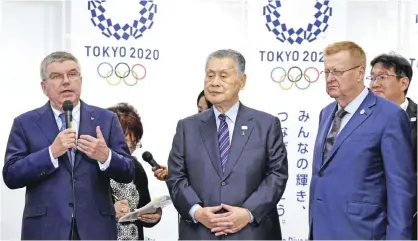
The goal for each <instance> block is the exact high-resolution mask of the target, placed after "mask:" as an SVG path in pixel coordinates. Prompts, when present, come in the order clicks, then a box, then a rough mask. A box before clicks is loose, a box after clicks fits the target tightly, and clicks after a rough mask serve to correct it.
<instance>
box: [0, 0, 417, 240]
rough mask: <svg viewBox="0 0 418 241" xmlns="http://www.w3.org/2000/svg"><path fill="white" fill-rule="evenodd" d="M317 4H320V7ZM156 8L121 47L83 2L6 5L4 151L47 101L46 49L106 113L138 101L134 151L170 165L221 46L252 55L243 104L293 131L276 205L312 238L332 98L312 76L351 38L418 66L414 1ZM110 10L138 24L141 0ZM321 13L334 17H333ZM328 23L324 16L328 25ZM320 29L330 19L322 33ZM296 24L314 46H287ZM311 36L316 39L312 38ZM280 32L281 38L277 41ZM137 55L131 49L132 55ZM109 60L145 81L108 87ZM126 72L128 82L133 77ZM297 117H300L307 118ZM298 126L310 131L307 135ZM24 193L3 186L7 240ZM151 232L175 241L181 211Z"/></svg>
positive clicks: (188, 3)
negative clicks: (316, 166) (70, 60)
mask: <svg viewBox="0 0 418 241" xmlns="http://www.w3.org/2000/svg"><path fill="white" fill-rule="evenodd" d="M279 2H280V4H281V5H278V3H279ZM317 2H318V3H320V4H323V6H322V7H319V8H318V9H317V8H315V6H316V4H317ZM153 4H155V5H156V13H155V15H154V17H153V25H152V27H151V28H150V29H148V30H146V31H145V32H144V33H143V36H142V37H139V38H138V39H135V38H133V37H130V38H129V39H128V40H124V39H120V40H117V39H115V38H113V37H110V38H108V37H106V36H104V35H102V34H101V30H100V29H99V28H98V27H95V26H94V25H93V23H92V22H91V20H90V18H91V13H90V11H89V9H88V1H75V0H74V1H68V0H67V1H64V0H63V1H59V0H56V1H35V0H32V1H22V0H1V1H0V61H1V62H0V63H1V66H2V69H3V70H6V71H4V72H3V73H4V74H3V86H2V88H1V89H0V91H1V94H0V98H1V100H2V103H5V104H4V106H5V107H4V110H3V115H2V118H1V125H0V153H2V155H4V152H5V146H6V143H7V138H8V135H9V131H10V127H11V124H12V121H13V118H14V117H16V116H17V115H19V114H21V113H23V112H26V111H28V110H30V109H33V108H36V107H38V106H40V105H42V104H44V103H45V102H46V101H47V99H46V98H45V97H44V95H43V94H42V91H41V88H40V84H39V82H40V77H39V64H40V62H41V60H42V58H43V57H44V56H45V55H46V54H48V53H50V52H51V51H55V50H67V51H71V52H73V53H74V54H75V55H76V56H77V57H78V58H79V60H80V62H81V66H82V74H83V80H84V82H83V92H82V99H83V100H85V101H86V102H87V103H90V104H93V105H97V106H100V107H104V108H105V107H108V106H110V105H114V104H116V103H118V102H122V101H124V102H129V103H131V104H133V105H134V106H135V107H136V108H137V109H138V111H139V112H140V115H141V117H142V119H143V123H144V129H145V132H144V137H143V140H142V144H143V148H142V149H141V150H138V151H137V153H135V155H137V156H138V157H140V155H141V154H142V152H143V151H145V150H148V151H150V152H152V153H153V155H154V158H155V159H156V160H157V161H158V162H159V163H161V164H166V162H167V156H168V153H169V151H170V148H171V142H172V137H173V135H174V132H175V126H176V123H177V121H178V120H179V119H180V118H184V117H186V116H188V115H191V114H194V113H195V112H197V108H196V98H197V95H198V93H199V92H200V91H201V89H202V88H203V78H204V64H205V58H206V56H207V55H208V54H209V53H210V52H212V51H214V50H216V49H220V48H233V49H236V50H238V51H241V52H242V53H243V54H244V56H245V57H246V59H247V74H248V81H247V86H246V88H245V90H244V91H243V92H242V94H241V100H242V102H243V103H244V104H246V105H248V106H250V107H253V108H257V109H260V110H263V111H266V112H269V113H271V114H274V115H277V116H279V118H280V119H282V120H283V122H282V124H283V128H286V129H283V130H284V131H285V132H286V136H285V141H286V142H287V146H288V152H289V168H290V170H289V171H290V176H289V182H288V185H287V188H286V192H285V194H284V196H283V197H284V199H283V200H281V202H280V205H279V206H278V210H279V213H280V214H282V216H281V221H282V231H283V237H284V238H285V239H286V240H295V239H304V238H306V237H307V232H308V221H307V215H308V213H307V207H308V195H309V192H308V190H309V186H308V185H306V184H309V181H310V173H311V165H310V164H311V158H312V146H313V143H314V141H315V135H316V131H317V125H318V114H319V111H320V110H321V108H323V107H324V106H325V105H326V104H328V103H329V102H330V101H332V100H331V99H330V98H329V97H328V96H327V94H326V92H325V87H324V86H325V83H324V81H323V80H321V79H318V80H316V70H315V69H317V70H318V71H321V69H322V64H323V63H321V54H322V49H323V48H324V47H325V46H326V45H327V44H329V43H331V42H334V41H340V40H352V41H355V42H357V43H358V44H360V45H361V46H362V47H363V48H364V49H365V51H366V53H367V58H368V61H370V60H371V59H372V58H373V57H374V56H376V55H377V54H380V53H384V52H390V51H395V52H397V53H400V54H403V55H404V56H405V57H407V58H411V59H417V60H411V61H414V62H413V64H414V71H415V72H417V70H418V49H417V48H416V43H418V23H417V19H416V14H418V1H413V0H410V1H408V0H404V1H394V0H380V1H378V0H374V1H372V0H369V1H364V0H356V1H355V0H351V1H350V0H330V1H329V2H328V1H321V0H281V1H269V0H257V1H255V0H252V1H250V0H171V1H162V0H154V1H153ZM269 4H270V5H269ZM151 5H152V4H151V3H150V2H149V3H147V4H146V5H145V6H146V7H147V8H148V9H149V10H151V11H153V10H154V8H151V9H150V8H149V7H150V6H151ZM279 6H280V7H279ZM301 6H304V7H301ZM317 6H318V5H317ZM103 7H105V8H106V12H105V15H106V17H107V18H111V19H112V22H113V24H115V23H121V24H122V23H131V22H132V19H139V18H138V16H139V15H138V11H139V10H140V9H141V8H139V5H138V1H133V0H125V1H123V4H121V3H120V1H116V0H107V1H106V3H103ZM326 7H329V8H332V10H331V9H328V10H326ZM318 11H320V12H321V14H320V15H319V16H317V15H315V14H316V13H317V12H318ZM329 11H332V14H331V12H329ZM278 14H280V17H279V19H278V21H279V22H280V24H286V26H287V30H288V31H283V29H281V28H278V29H277V30H276V31H269V30H268V28H267V27H266V23H267V22H269V24H268V26H269V27H270V30H271V29H272V28H273V27H274V25H275V24H276V25H277V22H274V21H275V20H277V16H278ZM143 16H144V17H146V18H148V20H147V22H146V23H145V25H146V26H148V27H149V24H150V20H149V13H145V14H144V15H143ZM268 16H270V18H269V17H268ZM315 16H317V19H315ZM324 16H329V18H327V21H325V17H324ZM268 19H271V21H270V20H269V21H268ZM315 20H318V21H320V22H321V24H320V25H318V26H315V27H313V28H312V29H313V30H310V29H308V28H307V26H308V23H312V24H314V23H315ZM324 22H327V23H328V27H327V28H326V29H325V27H326V25H325V24H324ZM122 25H123V24H122ZM291 28H294V30H295V32H297V30H298V29H299V28H302V31H304V32H302V34H298V33H295V34H293V35H289V36H290V37H291V38H292V39H294V40H296V39H297V37H298V36H299V37H302V38H303V37H305V36H306V37H307V38H308V39H309V40H311V41H310V42H309V41H307V40H303V41H302V42H301V43H300V44H299V43H297V42H296V43H293V44H291V43H290V42H289V41H288V40H285V39H283V37H284V36H286V38H287V37H289V36H288V34H289V30H290V29H291ZM316 29H320V30H321V32H320V33H319V34H318V35H317V38H316V39H314V38H313V36H314V35H315V30H316ZM274 32H275V33H276V34H278V36H279V38H280V39H281V40H278V39H276V34H275V33H274ZM303 33H306V34H303ZM95 47H96V48H95ZM107 47H109V48H108V51H107V52H106V48H107ZM112 48H113V49H115V50H118V51H117V53H118V54H116V55H115V54H113V53H114V52H113V51H112ZM121 48H122V49H123V48H125V49H126V55H123V52H122V54H121V52H119V51H120V49H121ZM98 50H101V51H100V53H99V52H97V51H98ZM103 50H105V51H103ZM132 50H135V55H134V57H133V58H132V57H131V51H132ZM141 53H143V55H141ZM141 57H142V58H141ZM147 57H149V58H150V59H147ZM102 62H108V63H110V64H112V65H113V67H115V66H116V65H117V64H118V63H120V62H126V63H127V64H128V65H129V66H133V65H136V64H141V65H143V66H144V67H145V69H146V76H145V78H144V79H142V80H140V81H138V83H137V85H135V86H128V85H125V84H124V82H123V81H121V83H120V84H119V85H117V86H111V85H109V84H108V83H106V80H105V79H103V78H101V77H100V76H99V74H98V70H97V67H98V66H99V65H100V63H102ZM122 65H123V64H121V65H120V71H121V73H120V74H121V75H122V74H123V72H124V70H126V67H123V66H122ZM105 66H106V64H104V65H102V67H101V68H100V69H99V71H101V74H102V75H106V72H107V71H108V70H110V69H106V67H105ZM292 67H294V68H293V69H292V71H291V73H292V74H293V75H294V76H296V75H298V71H299V70H298V69H297V68H300V69H301V70H302V71H305V70H306V74H307V75H308V77H307V79H308V80H310V81H312V82H313V83H311V84H310V86H309V87H308V88H307V89H305V90H300V89H298V88H297V86H296V85H295V84H293V85H292V86H291V88H290V89H288V90H284V89H283V88H287V87H289V86H290V84H291V82H290V81H289V80H284V81H283V82H282V83H280V84H281V86H282V88H281V87H280V85H279V83H277V82H280V77H281V74H280V71H281V68H283V69H285V70H288V69H290V68H292ZM107 68H108V67H107ZM274 69H275V70H274ZM273 70H274V71H273ZM135 71H138V75H141V76H142V75H143V72H141V68H140V66H139V67H138V66H137V67H135ZM142 71H143V70H142ZM368 71H369V68H368ZM415 75H417V74H415ZM114 77H115V76H112V77H111V78H109V82H110V83H116V82H117V81H118V79H117V78H114ZM315 80H316V81H315ZM126 81H127V82H128V83H133V82H132V81H134V79H133V77H132V76H130V77H127V78H126ZM275 81H276V82H275ZM417 81H418V79H417V77H414V78H413V80H412V84H411V87H410V90H409V93H408V95H409V96H412V97H414V96H418V95H417V93H418V84H417V83H416V82H417ZM296 84H298V86H299V87H301V88H304V87H306V86H307V84H308V82H307V81H305V80H304V79H302V80H300V81H298V82H297V83H296ZM415 101H416V100H415ZM301 111H303V112H304V113H305V118H302V117H303V116H302V117H301V113H302V112H301ZM279 113H280V114H279ZM284 113H286V114H287V116H286V114H284ZM306 113H307V114H308V115H309V118H306ZM300 130H302V131H304V133H301V135H299V133H300ZM303 135H304V136H305V137H306V138H305V137H304V136H303ZM305 147H306V150H305V149H304V148H305ZM144 165H145V166H144V167H145V168H146V170H147V173H148V178H149V188H150V192H151V195H152V196H153V197H155V196H160V195H164V194H167V193H168V192H167V187H166V185H165V183H163V182H160V181H157V180H156V179H154V178H153V175H152V172H151V171H150V167H149V166H147V164H144ZM24 191H25V190H24V189H20V190H9V189H7V187H5V185H4V184H3V182H2V183H1V226H0V227H1V230H0V231H1V239H19V238H20V228H21V218H22V211H23V206H24ZM145 235H146V237H147V238H148V239H153V240H154V239H155V240H165V239H174V238H176V237H177V213H176V211H175V210H174V208H173V207H169V208H167V209H165V210H164V212H163V218H162V221H161V222H160V223H159V224H158V225H157V226H155V227H154V228H152V229H146V230H145Z"/></svg>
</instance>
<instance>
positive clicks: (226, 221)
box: [211, 204, 250, 236]
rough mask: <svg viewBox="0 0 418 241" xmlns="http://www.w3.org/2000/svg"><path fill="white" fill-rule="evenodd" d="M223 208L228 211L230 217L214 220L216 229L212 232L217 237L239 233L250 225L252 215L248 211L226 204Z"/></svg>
mask: <svg viewBox="0 0 418 241" xmlns="http://www.w3.org/2000/svg"><path fill="white" fill-rule="evenodd" d="M221 207H222V208H223V209H225V210H227V211H228V213H230V215H228V216H225V217H217V218H215V219H213V220H212V222H213V223H214V224H215V225H214V226H215V227H214V228H212V229H211V231H212V232H213V233H215V235H216V236H219V235H226V234H228V233H236V232H239V231H240V230H241V229H243V228H244V227H245V226H247V225H248V224H249V223H250V213H249V212H248V210H247V209H245V208H241V207H233V206H230V205H226V204H222V205H221Z"/></svg>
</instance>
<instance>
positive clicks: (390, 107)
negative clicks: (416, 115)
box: [376, 96, 405, 116]
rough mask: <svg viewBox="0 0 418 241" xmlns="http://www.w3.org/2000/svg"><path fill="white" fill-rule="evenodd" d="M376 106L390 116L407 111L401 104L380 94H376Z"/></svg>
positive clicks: (382, 112) (380, 111)
mask: <svg viewBox="0 0 418 241" xmlns="http://www.w3.org/2000/svg"><path fill="white" fill-rule="evenodd" d="M376 107H377V108H378V109H379V113H381V114H383V115H388V116H390V115H393V114H396V113H399V112H400V113H403V112H405V111H404V110H403V109H402V107H401V106H400V105H398V104H396V103H395V102H393V101H391V100H388V99H385V98H383V97H380V96H376Z"/></svg>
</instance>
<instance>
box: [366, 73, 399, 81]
mask: <svg viewBox="0 0 418 241" xmlns="http://www.w3.org/2000/svg"><path fill="white" fill-rule="evenodd" d="M390 77H396V78H403V77H405V76H401V75H393V74H382V75H378V76H374V75H370V76H367V77H366V79H368V80H370V81H372V82H373V81H376V80H378V81H387V80H388V79H390Z"/></svg>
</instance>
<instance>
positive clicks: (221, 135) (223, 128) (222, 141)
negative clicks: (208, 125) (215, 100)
mask: <svg viewBox="0 0 418 241" xmlns="http://www.w3.org/2000/svg"><path fill="white" fill-rule="evenodd" d="M218 118H219V120H220V121H221V122H220V125H219V130H218V140H219V151H220V152H221V164H222V171H223V172H224V171H225V166H226V161H227V160H228V155H229V149H230V148H231V143H230V141H229V130H228V124H227V123H226V116H225V115H224V114H220V115H219V116H218Z"/></svg>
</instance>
